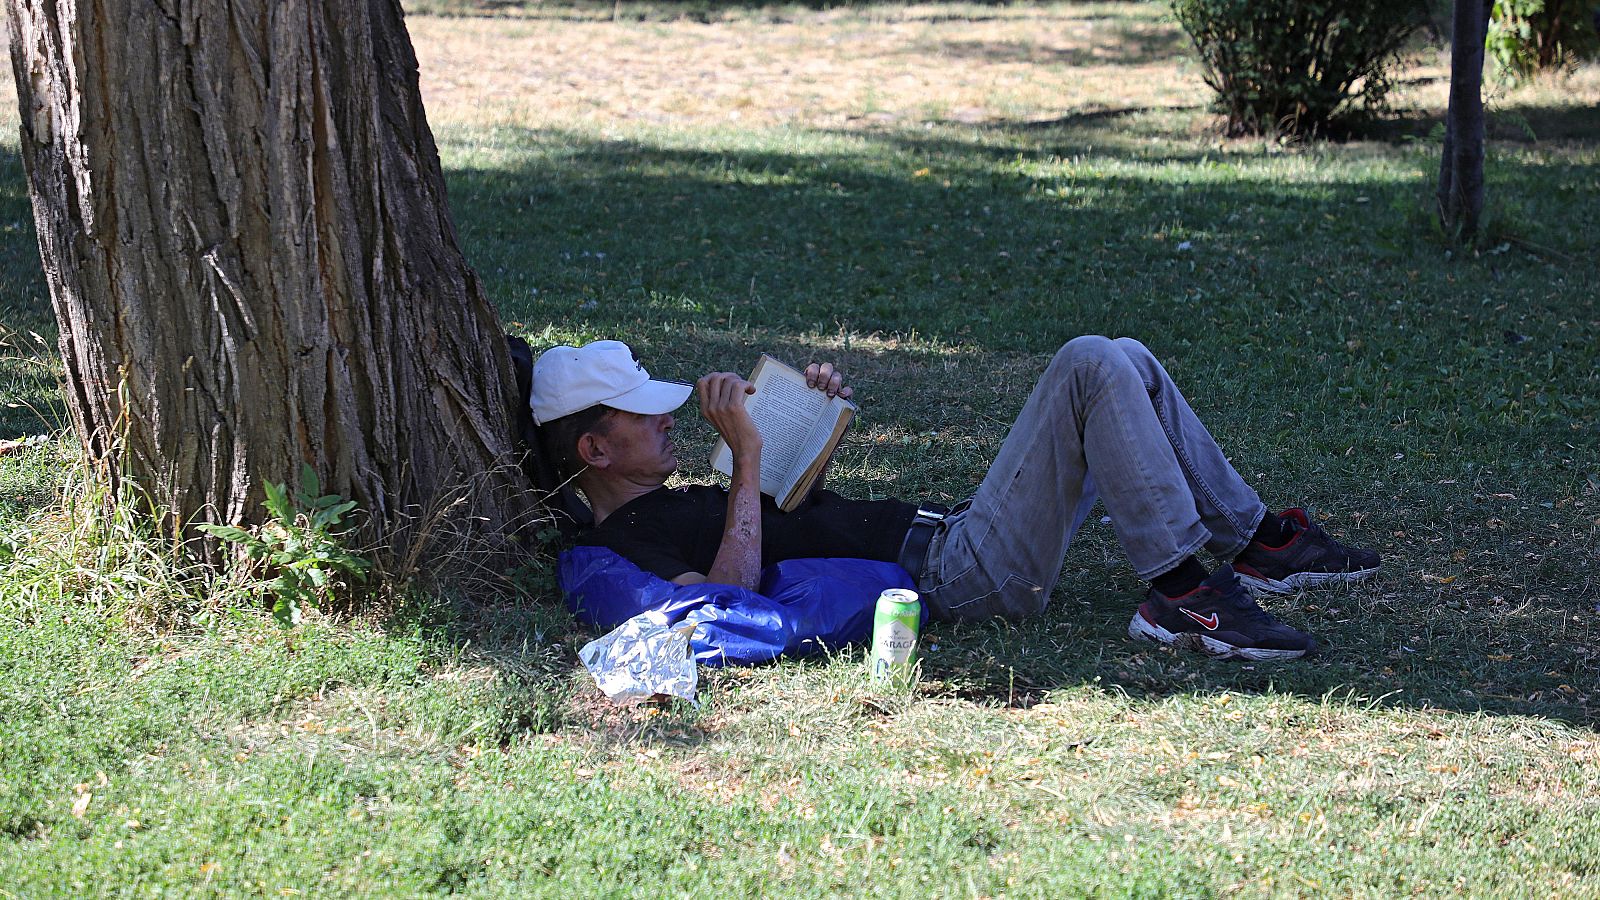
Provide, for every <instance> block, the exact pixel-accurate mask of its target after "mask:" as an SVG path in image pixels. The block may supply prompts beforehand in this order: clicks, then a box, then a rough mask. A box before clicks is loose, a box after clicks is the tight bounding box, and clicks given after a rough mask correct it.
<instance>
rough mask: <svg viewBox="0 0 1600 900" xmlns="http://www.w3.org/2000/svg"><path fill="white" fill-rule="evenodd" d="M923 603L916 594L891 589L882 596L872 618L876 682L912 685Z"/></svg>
mask: <svg viewBox="0 0 1600 900" xmlns="http://www.w3.org/2000/svg"><path fill="white" fill-rule="evenodd" d="M921 625H922V601H921V600H920V599H919V598H918V597H917V592H916V591H908V590H906V589H904V588H890V589H889V590H887V591H884V592H883V593H881V594H879V595H878V607H877V610H876V612H875V613H874V614H873V616H872V662H871V666H872V669H871V672H872V680H873V681H874V682H875V683H880V684H881V683H883V682H886V681H897V682H900V683H902V684H904V683H908V682H910V681H911V680H912V678H914V677H915V676H916V665H917V629H918V628H919V627H920V626H921Z"/></svg>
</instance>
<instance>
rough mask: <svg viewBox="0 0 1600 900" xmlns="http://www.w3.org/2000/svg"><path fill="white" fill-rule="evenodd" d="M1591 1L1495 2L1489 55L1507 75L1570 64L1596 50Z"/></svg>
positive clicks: (1599, 36)
mask: <svg viewBox="0 0 1600 900" xmlns="http://www.w3.org/2000/svg"><path fill="white" fill-rule="evenodd" d="M1591 2H1592V0H1495V3H1494V11H1493V12H1492V13H1491V14H1490V16H1489V42H1488V50H1489V55H1490V56H1492V57H1494V59H1495V62H1497V63H1498V64H1499V66H1500V71H1502V72H1504V73H1506V74H1507V75H1509V76H1511V77H1512V78H1513V79H1520V78H1527V77H1529V76H1531V75H1533V74H1534V73H1535V72H1540V71H1545V70H1549V69H1555V68H1560V67H1564V66H1571V65H1576V64H1577V62H1578V61H1579V60H1583V59H1590V58H1593V57H1594V56H1595V55H1596V54H1597V52H1600V29H1597V27H1596V22H1595V18H1594V10H1593V9H1591Z"/></svg>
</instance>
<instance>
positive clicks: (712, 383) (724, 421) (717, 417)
mask: <svg viewBox="0 0 1600 900" xmlns="http://www.w3.org/2000/svg"><path fill="white" fill-rule="evenodd" d="M694 387H695V390H696V391H698V392H699V393H700V415H702V416H705V418H706V421H707V422H710V423H711V427H712V428H715V429H716V430H717V434H720V435H722V439H723V440H725V441H727V442H728V449H730V450H732V451H733V456H734V459H735V460H737V459H739V457H740V456H742V455H744V454H747V453H756V454H759V453H760V452H761V432H759V431H757V430H756V423H755V422H754V421H753V420H752V419H751V418H750V413H749V412H748V411H746V410H745V408H744V398H745V397H747V396H749V395H750V394H754V393H755V392H756V387H755V385H753V384H751V383H750V382H748V381H745V380H744V379H743V378H741V377H739V376H738V375H735V374H734V373H732V372H712V373H711V374H710V375H706V376H703V377H702V378H701V379H700V380H699V381H697V382H695V386H694Z"/></svg>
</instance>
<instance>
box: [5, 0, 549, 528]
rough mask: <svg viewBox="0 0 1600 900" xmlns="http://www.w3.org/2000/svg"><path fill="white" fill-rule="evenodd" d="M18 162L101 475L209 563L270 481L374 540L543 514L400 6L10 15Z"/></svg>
mask: <svg viewBox="0 0 1600 900" xmlns="http://www.w3.org/2000/svg"><path fill="white" fill-rule="evenodd" d="M7 12H8V15H7V26H8V29H9V33H10V41H11V58H12V66H13V68H14V70H15V72H16V83H17V92H18V94H19V100H20V102H21V107H22V157H23V159H24V161H25V163H26V166H27V172H28V178H29V182H30V186H31V189H32V194H33V203H34V215H35V219H36V221H37V223H38V232H39V245H40V255H41V256H42V257H43V260H44V268H45V275H46V278H47V280H48V282H49V285H50V294H51V300H52V302H53V303H54V306H55V311H56V316H57V318H58V320H59V322H60V325H61V353H62V357H63V359H64V362H65V367H66V376H67V391H68V397H67V402H68V405H69V406H70V408H71V411H72V419H73V423H74V425H75V427H76V429H77V431H78V434H79V435H80V437H81V438H82V439H83V441H84V444H85V446H86V447H87V448H88V450H89V452H90V454H91V456H92V458H94V459H95V460H97V461H100V462H101V463H103V464H104V467H105V471H106V472H107V473H108V474H109V475H111V477H119V475H124V474H125V475H127V476H130V477H131V478H132V480H133V482H134V483H135V484H136V485H137V486H138V487H139V488H140V489H141V490H143V491H144V492H145V493H147V494H148V495H149V497H150V498H151V499H152V500H153V501H154V502H155V504H156V505H157V506H158V507H161V508H164V510H165V512H164V513H163V515H165V516H166V517H167V518H166V521H165V523H164V524H165V526H166V527H167V528H169V529H171V530H172V531H173V532H174V533H176V534H181V535H183V536H185V537H192V535H193V532H192V530H191V529H190V526H191V525H192V524H194V523H196V522H199V521H225V522H239V521H258V520H259V519H260V518H261V509H260V502H261V499H262V497H263V491H262V487H261V486H262V483H263V482H264V481H269V480H270V481H289V482H291V483H294V482H295V481H297V480H298V476H297V473H298V471H299V469H300V464H301V463H302V462H306V463H309V464H310V465H311V466H312V467H313V468H314V469H315V470H316V471H317V472H318V473H319V474H320V475H321V476H322V478H323V484H324V486H325V490H327V491H329V492H337V493H340V494H343V495H345V496H347V497H349V498H351V499H354V500H356V501H358V502H359V504H360V508H361V509H362V510H364V511H365V512H366V514H367V516H368V519H367V523H368V524H367V530H368V532H369V533H368V534H367V535H366V536H365V537H366V538H367V539H373V540H379V541H391V540H396V539H398V537H399V536H403V534H404V533H405V530H406V529H407V527H408V523H415V522H416V521H417V520H418V519H419V518H420V517H425V516H428V515H430V514H435V515H436V514H437V511H438V510H439V509H440V508H442V507H443V506H445V505H448V504H449V503H451V502H453V501H454V500H455V499H456V498H465V499H464V500H462V501H461V502H458V503H457V505H456V506H455V507H454V508H453V509H452V510H451V512H450V513H449V517H450V519H451V520H452V521H454V522H457V523H472V524H473V526H474V527H475V528H476V529H477V530H479V531H481V532H486V533H488V534H490V535H496V536H503V535H505V534H507V533H509V531H510V530H511V529H513V528H514V527H515V526H516V525H517V524H518V519H519V518H520V517H522V516H523V515H524V514H525V513H527V512H528V511H529V508H530V501H529V493H528V491H526V490H525V488H526V486H527V485H526V481H525V479H524V477H523V476H522V474H521V472H520V471H519V470H518V469H517V468H516V466H515V465H514V464H508V463H510V462H511V460H512V456H513V450H514V439H513V436H512V435H513V429H512V426H511V424H510V421H509V419H508V410H509V408H510V404H511V403H512V402H513V401H512V396H513V391H514V387H513V385H514V382H513V379H512V375H511V369H510V363H509V359H508V356H507V353H506V347H505V341H504V339H503V338H502V336H501V333H500V329H499V326H498V324H497V321H496V318H495V314H494V312H493V310H492V309H491V308H490V307H489V305H488V303H487V302H486V301H485V299H484V297H483V293H482V290H481V288H480V286H479V284H478V282H477V280H476V277H475V276H474V275H473V273H472V270H471V269H470V268H469V267H468V266H467V264H466V262H465V261H464V260H463V258H462V256H461V253H460V251H459V249H458V248H457V245H456V236H455V229H454V226H453V225H452V223H451V220H450V215H449V210H448V208H447V205H446V201H445V188H444V181H443V177H442V175H441V172H440V168H439V158H438V151H437V149H436V148H435V146H434V143H433V138H432V135H431V133H430V132H429V130H428V125H427V122H426V121H425V119H424V117H423V111H422V103H421V100H420V95H419V92H418V83H417V62H416V57H415V55H414V53H413V51H412V49H411V42H410V38H409V37H408V36H407V34H406V30H405V26H404V24H403V22H402V17H401V10H400V4H399V2H398V0H225V2H223V0H94V2H88V0H8V2H7Z"/></svg>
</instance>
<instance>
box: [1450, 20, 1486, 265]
mask: <svg viewBox="0 0 1600 900" xmlns="http://www.w3.org/2000/svg"><path fill="white" fill-rule="evenodd" d="M1488 23H1489V18H1488V4H1486V3H1484V2H1483V0H1455V14H1454V17H1453V25H1454V27H1453V29H1452V30H1453V35H1452V37H1451V41H1450V108H1449V110H1448V111H1447V112H1446V113H1445V120H1444V122H1445V125H1444V151H1443V153H1442V155H1441V159H1440V162H1439V221H1440V224H1442V225H1443V226H1444V230H1445V232H1446V233H1448V234H1450V235H1451V236H1452V237H1454V238H1456V239H1457V240H1460V241H1471V240H1472V239H1474V238H1475V237H1477V233H1478V222H1479V219H1480V218H1481V217H1482V215H1483V141H1484V119H1483V45H1484V40H1485V39H1486V37H1487V28H1488Z"/></svg>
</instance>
